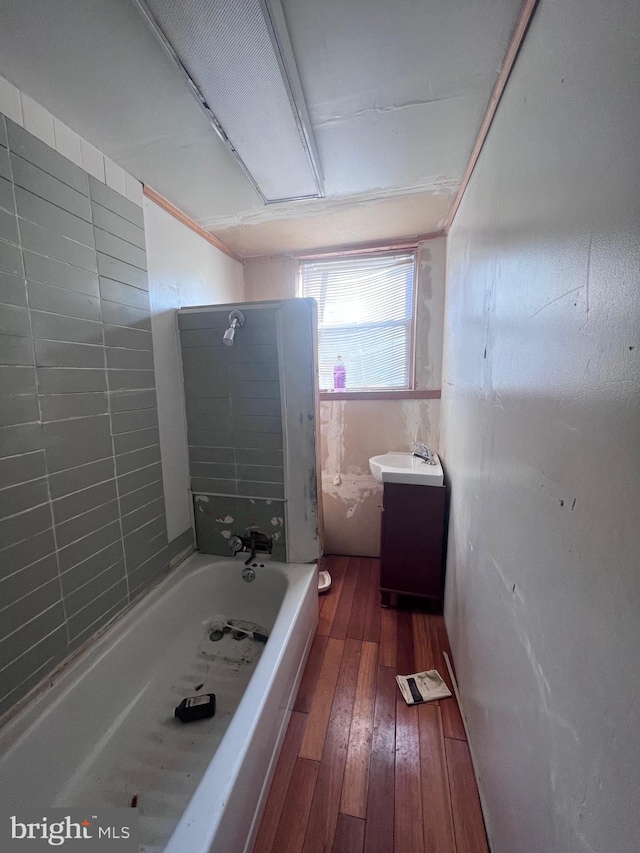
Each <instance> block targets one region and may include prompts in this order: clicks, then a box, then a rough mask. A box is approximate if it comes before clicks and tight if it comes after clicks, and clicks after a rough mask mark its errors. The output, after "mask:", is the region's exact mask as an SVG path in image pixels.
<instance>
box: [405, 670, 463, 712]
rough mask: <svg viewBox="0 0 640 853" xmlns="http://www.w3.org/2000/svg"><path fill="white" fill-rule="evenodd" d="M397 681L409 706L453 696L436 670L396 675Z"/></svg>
mask: <svg viewBox="0 0 640 853" xmlns="http://www.w3.org/2000/svg"><path fill="white" fill-rule="evenodd" d="M396 681H397V682H398V687H399V688H400V692H401V693H402V696H403V697H404V701H405V702H406V703H407V705H417V704H418V703H419V702H433V701H434V700H436V699H446V698H447V697H448V696H451V691H450V690H449V688H448V687H447V685H446V684H445V683H444V681H443V680H442V678H441V677H440V675H439V674H438V672H437V671H436V670H435V669H430V670H429V671H428V672H415V673H414V674H413V675H396Z"/></svg>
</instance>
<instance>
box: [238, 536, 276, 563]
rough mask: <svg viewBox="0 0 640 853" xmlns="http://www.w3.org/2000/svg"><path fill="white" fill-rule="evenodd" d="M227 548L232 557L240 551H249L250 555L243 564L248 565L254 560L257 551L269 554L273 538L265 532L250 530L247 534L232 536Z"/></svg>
mask: <svg viewBox="0 0 640 853" xmlns="http://www.w3.org/2000/svg"><path fill="white" fill-rule="evenodd" d="M229 549H230V550H231V554H232V556H234V557H235V555H236V554H237V553H239V552H240V551H249V553H250V556H249V558H248V559H247V560H246V561H245V566H248V565H249V563H251V562H252V560H255V558H256V552H257V551H261V552H262V553H263V554H271V552H272V550H273V540H272V539H271V537H270V536H267V535H266V533H260V531H259V530H251V531H250V533H249V535H248V536H233V537H232V538H231V539H230V540H229Z"/></svg>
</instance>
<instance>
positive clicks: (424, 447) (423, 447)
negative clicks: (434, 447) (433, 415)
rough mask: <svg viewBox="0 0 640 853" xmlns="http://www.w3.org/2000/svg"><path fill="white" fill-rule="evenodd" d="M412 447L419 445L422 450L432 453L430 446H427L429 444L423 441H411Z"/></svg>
mask: <svg viewBox="0 0 640 853" xmlns="http://www.w3.org/2000/svg"><path fill="white" fill-rule="evenodd" d="M411 447H419V448H420V449H421V450H422V452H423V453H427V454H430V453H431V451H430V450H429V448H428V447H427V445H426V444H423V443H422V442H421V441H412V442H411Z"/></svg>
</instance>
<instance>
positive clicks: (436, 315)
mask: <svg viewBox="0 0 640 853" xmlns="http://www.w3.org/2000/svg"><path fill="white" fill-rule="evenodd" d="M245 280H246V281H247V282H250V283H251V284H250V285H249V286H250V292H251V298H252V299H264V298H267V297H268V298H281V297H284V296H291V295H293V293H294V291H295V275H294V265H293V264H287V263H283V262H282V259H278V258H257V259H253V260H252V261H248V262H245ZM444 281H445V241H444V238H442V239H435V240H428V241H424V242H423V243H421V244H420V246H419V251H418V286H417V293H416V342H415V343H416V346H415V353H416V376H415V380H416V382H415V384H416V387H417V388H418V389H421V390H427V389H439V388H440V377H441V369H442V328H443V318H444ZM439 431H440V401H439V400H371V401H367V400H342V401H340V400H328V401H322V402H321V403H320V431H319V433H320V457H321V476H322V495H323V514H324V524H325V546H324V548H325V552H326V553H333V554H352V555H358V556H377V555H378V553H379V542H380V505H381V504H382V486H381V484H380V483H377V482H376V480H374V478H373V476H372V475H371V471H370V469H369V458H370V457H371V456H375V455H377V454H379V453H386V452H387V451H390V450H409V449H410V446H411V442H412V441H422V442H424V443H425V444H428V445H429V446H430V447H431V448H432V449H433V450H438V445H439Z"/></svg>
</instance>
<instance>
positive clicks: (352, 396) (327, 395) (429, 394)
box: [320, 388, 440, 400]
mask: <svg viewBox="0 0 640 853" xmlns="http://www.w3.org/2000/svg"><path fill="white" fill-rule="evenodd" d="M320 399H321V400H439V399H440V389H439V388H438V389H437V390H434V391H411V390H409V389H408V388H403V389H400V390H399V391H321V392H320Z"/></svg>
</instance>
